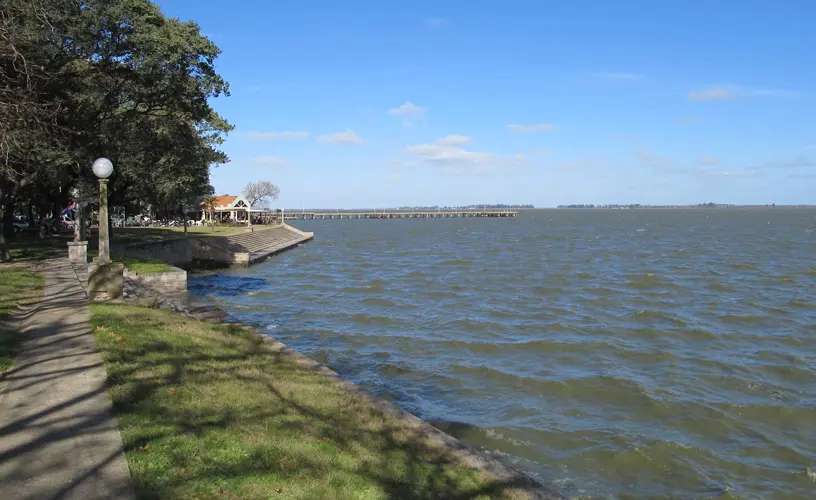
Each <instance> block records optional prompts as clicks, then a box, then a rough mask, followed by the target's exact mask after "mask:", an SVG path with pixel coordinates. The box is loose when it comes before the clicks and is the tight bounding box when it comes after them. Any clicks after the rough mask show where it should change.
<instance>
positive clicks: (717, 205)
mask: <svg viewBox="0 0 816 500" xmlns="http://www.w3.org/2000/svg"><path fill="white" fill-rule="evenodd" d="M735 206H736V205H733V204H727V203H713V202H709V203H698V204H697V205H642V204H640V203H630V204H621V205H619V204H614V203H613V204H609V205H595V204H591V203H590V204H574V205H558V208H728V207H735Z"/></svg>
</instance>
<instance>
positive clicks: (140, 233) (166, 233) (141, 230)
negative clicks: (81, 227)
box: [93, 224, 279, 243]
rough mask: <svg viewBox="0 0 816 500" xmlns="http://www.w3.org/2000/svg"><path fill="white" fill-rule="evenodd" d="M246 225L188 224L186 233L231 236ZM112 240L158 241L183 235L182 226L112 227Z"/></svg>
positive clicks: (264, 227)
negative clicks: (213, 226) (212, 225)
mask: <svg viewBox="0 0 816 500" xmlns="http://www.w3.org/2000/svg"><path fill="white" fill-rule="evenodd" d="M278 225H279V224H271V225H268V226H262V225H257V224H256V225H253V227H254V228H255V230H257V231H260V230H261V229H267V228H270V227H276V226H278ZM246 231H247V227H246V226H232V225H224V226H215V230H213V228H212V227H211V226H189V227H188V228H187V233H188V234H189V235H191V236H231V235H233V234H240V233H245V232H246ZM111 234H112V241H113V242H114V243H139V242H146V241H159V240H167V239H174V238H183V237H184V227H175V226H174V227H124V228H114V229H112V230H111ZM93 237H94V239H95V238H96V231H94V232H93Z"/></svg>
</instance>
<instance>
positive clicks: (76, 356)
mask: <svg viewBox="0 0 816 500" xmlns="http://www.w3.org/2000/svg"><path fill="white" fill-rule="evenodd" d="M41 269H42V272H43V274H44V277H45V290H44V294H43V302H42V304H40V306H38V307H37V308H35V309H33V310H31V311H29V312H27V313H25V314H23V315H21V318H20V321H21V326H22V328H23V330H24V331H25V332H26V342H25V343H24V344H23V348H22V352H21V353H20V355H19V356H18V357H17V359H16V360H15V362H14V365H13V366H12V368H11V369H10V370H9V371H8V372H7V373H6V374H5V376H0V499H2V500H12V499H14V500H18V499H19V500H22V499H25V500H34V499H57V498H59V499H82V500H92V499H102V498H105V499H109V498H115V499H132V498H134V497H135V496H134V493H133V486H132V484H131V480H130V471H129V469H128V465H127V460H126V459H125V455H124V450H123V448H122V437H121V436H120V434H119V428H118V426H117V424H116V419H115V418H114V416H113V413H112V407H111V400H110V397H109V396H108V394H107V392H106V388H105V381H106V376H105V368H104V366H103V364H102V358H101V356H100V354H99V351H98V350H97V348H96V343H95V342H94V338H93V335H92V333H91V325H90V322H89V315H88V299H87V296H86V292H85V290H83V286H82V284H81V283H80V278H79V277H78V275H77V272H76V271H75V270H74V268H73V267H72V266H71V264H70V263H69V262H68V259H67V258H64V257H63V258H55V259H50V260H47V261H45V262H44V263H43V264H42V266H41ZM80 274H81V273H80Z"/></svg>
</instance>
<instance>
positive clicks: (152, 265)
mask: <svg viewBox="0 0 816 500" xmlns="http://www.w3.org/2000/svg"><path fill="white" fill-rule="evenodd" d="M111 259H112V260H114V261H116V262H121V263H122V264H124V265H125V267H126V268H128V269H130V270H131V271H133V272H134V273H139V274H144V273H169V272H172V271H176V270H177V269H176V268H175V267H173V266H171V265H170V264H166V263H164V262H162V261H160V260H154V259H135V258H133V257H120V256H118V255H111Z"/></svg>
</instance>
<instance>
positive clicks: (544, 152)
mask: <svg viewBox="0 0 816 500" xmlns="http://www.w3.org/2000/svg"><path fill="white" fill-rule="evenodd" d="M550 153H552V151H551V150H549V149H547V148H536V149H534V150H533V154H534V155H536V156H548V155H550Z"/></svg>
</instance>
